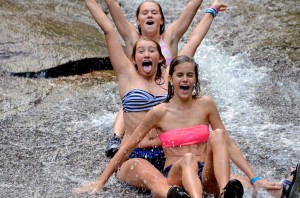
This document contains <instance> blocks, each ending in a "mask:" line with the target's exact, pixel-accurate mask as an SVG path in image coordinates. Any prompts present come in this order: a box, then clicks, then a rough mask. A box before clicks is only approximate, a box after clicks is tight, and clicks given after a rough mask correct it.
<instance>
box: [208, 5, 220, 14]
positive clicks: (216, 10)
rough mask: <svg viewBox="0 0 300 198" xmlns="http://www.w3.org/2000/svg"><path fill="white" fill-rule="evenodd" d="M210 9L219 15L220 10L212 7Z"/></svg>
mask: <svg viewBox="0 0 300 198" xmlns="http://www.w3.org/2000/svg"><path fill="white" fill-rule="evenodd" d="M210 8H211V9H213V10H214V11H215V12H216V13H217V15H218V12H219V10H218V9H217V8H215V7H213V6H211V7H210Z"/></svg>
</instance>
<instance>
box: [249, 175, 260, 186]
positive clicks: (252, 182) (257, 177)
mask: <svg viewBox="0 0 300 198" xmlns="http://www.w3.org/2000/svg"><path fill="white" fill-rule="evenodd" d="M261 179H262V178H261V177H260V176H255V177H253V178H252V179H250V183H251V185H253V184H254V183H255V182H257V181H258V180H261Z"/></svg>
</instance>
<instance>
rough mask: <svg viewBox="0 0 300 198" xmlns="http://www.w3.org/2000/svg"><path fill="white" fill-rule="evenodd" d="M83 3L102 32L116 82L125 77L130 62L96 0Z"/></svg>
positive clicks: (86, 0)
mask: <svg viewBox="0 0 300 198" xmlns="http://www.w3.org/2000/svg"><path fill="white" fill-rule="evenodd" d="M85 3H86V6H87V8H88V9H89V11H90V13H91V14H92V16H93V18H94V19H95V21H96V22H97V24H98V25H99V27H100V28H101V29H102V31H103V32H104V35H105V39H106V44H107V50H108V54H109V57H110V60H111V63H112V65H113V68H114V70H115V72H116V75H117V77H118V80H120V78H122V77H127V75H128V70H129V69H130V68H131V67H128V65H130V64H131V62H130V60H129V59H128V58H127V56H126V54H125V52H124V50H123V48H122V45H121V42H120V40H119V38H118V35H117V33H116V32H115V29H114V27H113V25H112V23H111V22H110V20H109V19H108V17H107V16H106V15H105V13H104V12H103V10H102V9H101V7H100V6H99V5H98V4H97V2H96V0H85Z"/></svg>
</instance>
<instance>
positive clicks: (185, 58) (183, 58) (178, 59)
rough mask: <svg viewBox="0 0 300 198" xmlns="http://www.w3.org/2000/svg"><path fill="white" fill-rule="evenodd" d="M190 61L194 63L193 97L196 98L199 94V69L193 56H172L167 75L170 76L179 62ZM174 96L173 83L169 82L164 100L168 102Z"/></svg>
mask: <svg viewBox="0 0 300 198" xmlns="http://www.w3.org/2000/svg"><path fill="white" fill-rule="evenodd" d="M185 62H188V63H192V64H194V65H195V77H196V82H195V87H194V91H195V92H194V91H193V98H196V97H197V96H199V94H200V82H199V70H198V64H197V63H196V62H195V60H194V58H193V57H189V56H186V55H182V56H177V57H176V58H174V59H173V60H172V62H171V64H170V68H169V75H170V76H172V75H173V73H174V71H175V67H176V66H177V65H179V64H181V63H185ZM173 96H174V89H173V85H171V83H170V82H169V84H168V95H167V98H166V100H165V101H164V102H169V101H170V99H171V98H172V97H173Z"/></svg>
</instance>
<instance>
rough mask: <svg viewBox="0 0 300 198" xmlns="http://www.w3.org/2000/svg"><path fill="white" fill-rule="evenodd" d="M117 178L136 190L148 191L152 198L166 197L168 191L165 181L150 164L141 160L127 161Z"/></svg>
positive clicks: (168, 187)
mask: <svg viewBox="0 0 300 198" xmlns="http://www.w3.org/2000/svg"><path fill="white" fill-rule="evenodd" d="M117 176H118V178H119V179H120V180H122V181H124V182H126V183H127V184H129V185H131V186H134V187H136V188H140V189H145V190H150V191H151V192H152V193H153V195H154V197H167V193H168V190H169V189H170V186H169V184H168V183H167V179H166V178H165V177H164V176H163V175H162V173H161V172H159V171H158V170H157V169H156V168H155V167H154V166H153V165H152V164H151V163H150V162H148V161H147V160H144V159H141V158H134V159H130V160H127V161H126V162H124V163H123V164H122V166H121V169H120V170H119V171H118V173H117Z"/></svg>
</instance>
